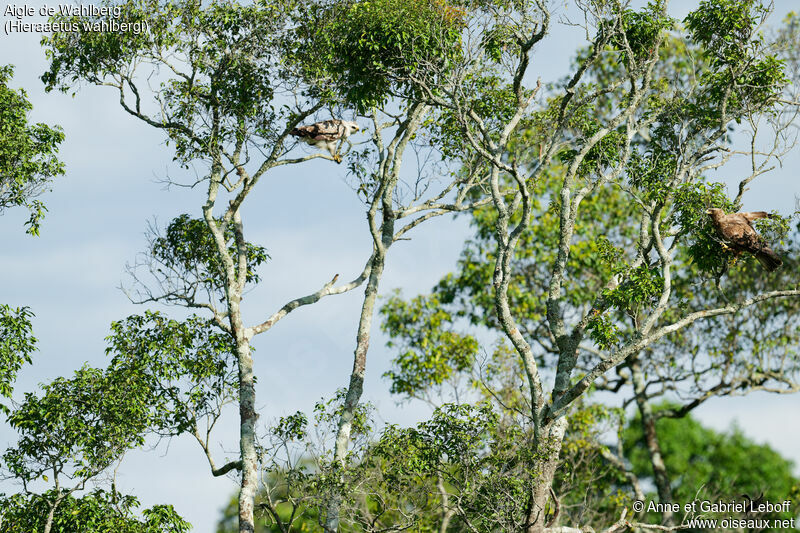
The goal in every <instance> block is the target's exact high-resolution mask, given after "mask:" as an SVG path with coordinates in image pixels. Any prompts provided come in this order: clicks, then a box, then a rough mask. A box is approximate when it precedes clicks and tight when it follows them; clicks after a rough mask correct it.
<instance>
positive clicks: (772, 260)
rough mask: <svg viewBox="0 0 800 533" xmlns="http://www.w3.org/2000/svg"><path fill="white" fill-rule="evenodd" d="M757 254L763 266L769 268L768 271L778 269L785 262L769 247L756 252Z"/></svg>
mask: <svg viewBox="0 0 800 533" xmlns="http://www.w3.org/2000/svg"><path fill="white" fill-rule="evenodd" d="M755 255H756V259H758V262H759V263H761V266H763V267H764V268H765V269H767V272H772V271H774V270H777V269H778V268H780V266H781V265H782V264H783V260H781V258H780V257H779V256H778V254H776V253H775V252H773V251H772V250H771V249H769V248H762V249H761V250H759V251H758V252H756V254H755Z"/></svg>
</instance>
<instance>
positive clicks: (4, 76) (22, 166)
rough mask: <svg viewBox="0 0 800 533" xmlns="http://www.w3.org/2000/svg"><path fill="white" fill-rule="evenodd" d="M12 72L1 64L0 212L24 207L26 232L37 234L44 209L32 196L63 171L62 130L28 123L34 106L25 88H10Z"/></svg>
mask: <svg viewBox="0 0 800 533" xmlns="http://www.w3.org/2000/svg"><path fill="white" fill-rule="evenodd" d="M13 73H14V69H13V68H12V67H11V66H0V214H1V213H2V212H3V211H5V210H6V209H7V208H9V207H14V206H23V207H26V208H27V209H28V210H29V211H30V213H31V216H30V219H29V220H28V222H27V224H26V225H27V226H28V230H27V231H28V233H30V234H32V235H38V233H39V225H40V224H41V220H42V217H43V216H44V213H45V211H46V209H45V207H44V204H43V203H42V202H41V201H39V200H36V199H35V197H36V196H37V195H39V194H40V193H41V192H43V191H44V190H45V189H46V188H47V187H48V185H49V183H50V181H51V180H52V179H53V178H55V177H56V176H59V175H61V174H63V173H64V165H63V163H61V162H60V161H59V160H58V159H57V158H56V153H57V152H58V145H59V144H60V143H61V141H63V140H64V133H63V132H62V131H61V129H60V128H59V127H51V126H48V125H46V124H41V123H38V124H30V123H29V122H28V114H29V113H30V111H31V109H32V107H33V106H32V105H31V103H30V102H29V101H28V99H27V96H26V94H25V91H23V90H22V89H19V90H14V89H12V88H10V87H9V83H10V82H11V76H12V75H13Z"/></svg>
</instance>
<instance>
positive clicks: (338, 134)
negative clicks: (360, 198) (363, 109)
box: [289, 119, 359, 163]
mask: <svg viewBox="0 0 800 533" xmlns="http://www.w3.org/2000/svg"><path fill="white" fill-rule="evenodd" d="M358 129H359V128H358V124H357V123H355V122H351V121H349V120H339V119H330V120H323V121H322V122H315V123H314V124H309V125H308V126H298V127H296V128H294V129H293V130H292V131H290V132H289V135H294V136H295V137H299V138H300V140H301V141H304V142H306V143H308V144H310V145H312V146H316V147H317V148H325V149H327V150H328V152H330V154H331V156H332V157H333V160H334V161H336V162H337V163H341V162H342V156H341V155H339V154H338V153H337V150H336V143H337V142H338V141H339V140H342V139H347V138H348V137H349V136H350V134H351V133H355V132H357V131H358Z"/></svg>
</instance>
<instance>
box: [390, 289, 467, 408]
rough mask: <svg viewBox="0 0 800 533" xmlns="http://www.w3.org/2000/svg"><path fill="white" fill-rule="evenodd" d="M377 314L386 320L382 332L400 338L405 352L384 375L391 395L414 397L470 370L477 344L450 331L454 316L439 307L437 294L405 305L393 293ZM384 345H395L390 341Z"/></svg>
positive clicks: (417, 298) (415, 299) (416, 299)
mask: <svg viewBox="0 0 800 533" xmlns="http://www.w3.org/2000/svg"><path fill="white" fill-rule="evenodd" d="M380 312H381V315H383V316H384V317H385V319H384V321H383V322H382V324H381V329H383V330H384V331H385V332H387V333H388V334H389V336H390V337H391V338H393V339H394V338H399V339H400V342H401V343H402V344H401V346H402V347H403V348H404V349H405V351H404V352H402V353H401V354H400V355H398V356H397V357H396V358H395V360H394V366H395V367H396V368H397V371H394V370H390V371H388V372H386V373H385V374H384V377H385V378H388V379H389V380H390V381H391V388H390V391H391V392H392V393H393V394H405V395H408V396H414V395H415V394H418V393H420V392H421V391H423V390H425V389H428V388H430V387H432V386H434V385H441V384H442V383H443V382H445V381H446V380H447V379H448V378H449V377H451V376H452V375H453V374H454V373H457V372H461V371H464V370H466V369H468V368H470V367H472V365H473V362H474V359H475V356H476V355H477V352H478V341H477V340H476V339H475V338H473V337H471V336H469V335H461V334H458V333H455V332H453V331H450V330H449V326H450V325H451V324H452V322H453V321H454V317H453V316H452V315H451V314H450V313H448V312H447V311H446V310H445V309H444V308H443V307H442V306H441V302H440V298H439V296H438V295H436V294H433V295H431V296H430V297H428V298H424V297H422V296H418V297H416V298H414V299H413V300H411V301H410V302H405V301H404V300H402V299H401V298H400V296H399V294H395V295H394V296H392V297H391V298H389V299H388V300H387V302H386V304H385V305H384V306H383V307H382V308H381V310H380ZM387 345H388V346H389V347H390V348H391V347H394V346H395V345H394V343H393V342H392V341H390V342H389V343H387Z"/></svg>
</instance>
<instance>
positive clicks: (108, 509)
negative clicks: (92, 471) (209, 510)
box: [0, 489, 191, 533]
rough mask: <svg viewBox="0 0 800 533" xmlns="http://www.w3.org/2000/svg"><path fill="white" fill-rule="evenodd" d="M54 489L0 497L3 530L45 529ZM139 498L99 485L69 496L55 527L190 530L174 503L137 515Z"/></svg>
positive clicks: (137, 532)
mask: <svg viewBox="0 0 800 533" xmlns="http://www.w3.org/2000/svg"><path fill="white" fill-rule="evenodd" d="M55 497H56V495H55V494H54V491H51V492H49V493H45V494H42V495H30V496H27V497H26V496H24V495H22V494H15V495H13V496H11V497H9V498H2V497H0V530H2V531H3V533H30V532H31V531H43V529H44V525H45V521H46V518H47V515H48V512H49V502H50V501H52V500H53V499H54V498H55ZM137 507H139V502H138V500H137V499H136V498H134V497H133V496H124V495H120V494H117V493H109V492H106V491H104V490H102V489H96V490H94V491H92V492H90V493H88V494H86V495H85V496H82V497H78V498H76V497H73V496H69V497H67V498H65V499H64V500H63V501H62V502H61V505H60V506H59V508H58V509H57V511H56V513H55V516H54V519H53V524H52V531H55V532H58V533H78V532H81V533H107V532H110V531H113V532H115V533H186V532H187V531H189V530H190V528H191V526H190V524H189V523H188V522H186V521H185V520H183V519H182V518H181V517H180V516H178V515H177V513H175V510H174V509H173V508H172V506H171V505H156V506H153V507H152V508H150V509H144V510H142V511H141V513H142V517H141V518H139V517H137V516H136V515H135V511H136V509H137Z"/></svg>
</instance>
